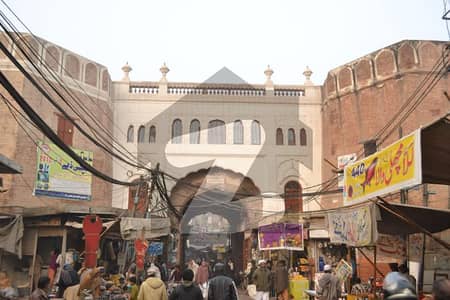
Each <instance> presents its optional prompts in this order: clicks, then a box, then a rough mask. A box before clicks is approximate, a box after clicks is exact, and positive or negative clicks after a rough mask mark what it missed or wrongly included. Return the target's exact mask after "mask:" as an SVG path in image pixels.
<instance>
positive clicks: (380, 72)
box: [321, 41, 450, 208]
mask: <svg viewBox="0 0 450 300" xmlns="http://www.w3.org/2000/svg"><path fill="white" fill-rule="evenodd" d="M445 46H446V43H444V42H430V41H402V42H400V43H397V44H394V45H391V46H389V47H386V48H384V49H381V50H379V51H376V52H374V53H371V54H369V55H366V56H364V57H362V58H359V59H357V60H355V61H353V62H350V63H348V64H346V65H344V66H341V67H338V68H336V69H334V70H332V71H330V72H329V74H328V77H327V79H326V81H325V83H324V104H323V118H322V124H323V129H322V130H323V131H322V132H323V157H324V158H326V159H328V160H330V161H331V162H337V157H338V156H340V155H345V154H350V153H361V152H362V151H361V150H362V144H361V142H362V141H365V140H368V139H370V138H372V137H374V135H375V134H376V133H377V132H378V131H379V130H380V129H381V128H382V127H383V126H384V125H385V124H387V123H388V122H389V120H391V118H392V117H393V116H394V115H395V114H396V113H397V111H398V110H399V109H400V107H401V106H402V104H403V103H405V102H406V101H407V100H408V98H409V97H410V96H411V95H412V94H413V91H414V90H415V89H416V87H417V86H418V85H419V83H420V82H421V81H422V80H423V79H424V77H425V76H426V75H427V74H428V72H429V71H430V70H431V68H432V67H433V66H434V64H435V62H436V61H437V60H438V59H439V58H440V57H441V54H442V51H443V49H444V47H445ZM448 86H449V79H448V76H444V77H443V78H442V79H441V80H440V82H439V83H438V84H437V85H436V86H435V87H434V89H433V90H432V91H431V92H430V93H429V94H428V96H427V97H426V98H425V100H424V101H423V102H422V103H421V104H420V105H419V106H418V107H417V108H416V109H415V110H414V112H413V113H412V114H411V115H410V116H409V118H408V119H407V120H406V121H405V122H404V123H403V124H402V126H401V127H402V131H403V136H404V135H407V134H409V133H411V132H412V131H413V130H415V129H417V128H419V127H420V126H423V125H427V124H428V123H430V122H432V121H434V120H435V119H437V118H439V117H440V116H443V115H444V114H445V113H447V112H448V111H449V110H450V101H448V100H447V98H446V97H445V95H444V94H443V92H444V91H448ZM415 99H416V98H415ZM398 138H399V132H398V130H395V131H394V132H393V133H392V134H391V135H390V136H389V137H388V138H387V139H386V141H384V143H383V144H382V145H381V146H379V148H383V147H386V146H387V145H389V144H390V143H392V142H394V141H395V140H397V139H398ZM333 175H334V173H332V171H331V168H330V166H329V165H328V164H322V178H323V179H324V180H327V179H328V178H331V177H332V176H333ZM429 190H431V191H432V192H435V194H433V195H430V196H429V201H428V204H429V206H431V207H439V208H448V206H449V200H448V199H449V190H448V187H447V186H445V187H444V186H436V185H429ZM422 194H423V190H422V188H419V189H417V190H412V191H409V193H408V202H409V203H411V204H416V205H421V204H422V203H423V197H422ZM392 200H394V201H397V200H398V199H392ZM321 201H322V204H323V206H324V207H330V208H331V207H337V206H341V205H342V199H341V198H336V196H327V197H322V199H321Z"/></svg>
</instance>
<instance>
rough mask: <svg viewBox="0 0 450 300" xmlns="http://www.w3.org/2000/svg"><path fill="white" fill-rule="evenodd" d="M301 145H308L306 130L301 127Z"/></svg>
mask: <svg viewBox="0 0 450 300" xmlns="http://www.w3.org/2000/svg"><path fill="white" fill-rule="evenodd" d="M300 146H306V130H305V128H302V129H300Z"/></svg>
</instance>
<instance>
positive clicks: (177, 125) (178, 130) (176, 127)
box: [172, 119, 183, 144]
mask: <svg viewBox="0 0 450 300" xmlns="http://www.w3.org/2000/svg"><path fill="white" fill-rule="evenodd" d="M182 134H183V124H182V123H181V120H180V119H175V120H174V121H173V123H172V144H181V141H182Z"/></svg>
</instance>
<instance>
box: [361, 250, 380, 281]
mask: <svg viewBox="0 0 450 300" xmlns="http://www.w3.org/2000/svg"><path fill="white" fill-rule="evenodd" d="M356 249H358V251H359V252H360V253H361V254H362V255H363V256H364V258H365V259H367V261H368V262H369V263H370V264H371V265H372V266H375V268H376V270H377V272H378V273H379V274H380V275H381V276H383V277H384V274H383V272H381V271H380V269H378V268H377V267H376V265H375V264H374V263H373V261H372V260H371V259H370V258H369V257H368V256H367V254H365V253H364V252H363V251H362V249H361V248H356Z"/></svg>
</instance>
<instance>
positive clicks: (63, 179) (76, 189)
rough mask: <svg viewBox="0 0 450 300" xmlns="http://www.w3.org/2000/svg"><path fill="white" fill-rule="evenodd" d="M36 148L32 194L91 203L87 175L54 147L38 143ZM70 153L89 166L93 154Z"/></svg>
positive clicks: (78, 151) (89, 179) (88, 176)
mask: <svg viewBox="0 0 450 300" xmlns="http://www.w3.org/2000/svg"><path fill="white" fill-rule="evenodd" d="M38 145H39V147H38V149H37V170H36V181H35V185H34V195H36V196H47V197H55V198H63V199H72V200H91V186H92V175H91V173H90V172H88V171H86V170H85V169H84V168H83V167H81V166H80V165H79V164H78V163H77V162H75V161H74V160H73V159H72V158H71V157H70V156H69V155H67V154H66V153H65V152H64V151H62V150H61V149H60V148H59V147H58V146H56V145H55V144H52V143H44V142H39V144H38ZM72 150H73V151H74V152H75V153H76V154H78V155H79V156H80V157H81V158H82V159H83V160H84V161H86V162H87V163H88V164H90V165H92V164H93V159H94V154H93V152H91V151H85V150H79V149H72Z"/></svg>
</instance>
